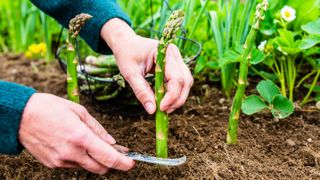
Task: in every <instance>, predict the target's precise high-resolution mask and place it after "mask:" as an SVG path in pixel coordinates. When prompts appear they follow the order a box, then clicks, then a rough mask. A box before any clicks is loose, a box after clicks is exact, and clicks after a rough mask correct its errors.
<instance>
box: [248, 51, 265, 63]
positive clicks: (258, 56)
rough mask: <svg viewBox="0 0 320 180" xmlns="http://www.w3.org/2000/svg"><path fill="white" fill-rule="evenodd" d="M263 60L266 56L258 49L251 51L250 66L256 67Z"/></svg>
mask: <svg viewBox="0 0 320 180" xmlns="http://www.w3.org/2000/svg"><path fill="white" fill-rule="evenodd" d="M265 59H266V56H265V54H264V53H263V52H262V51H260V50H258V49H253V50H252V58H251V60H250V64H252V65H256V64H259V63H261V62H263V61H264V60H265Z"/></svg>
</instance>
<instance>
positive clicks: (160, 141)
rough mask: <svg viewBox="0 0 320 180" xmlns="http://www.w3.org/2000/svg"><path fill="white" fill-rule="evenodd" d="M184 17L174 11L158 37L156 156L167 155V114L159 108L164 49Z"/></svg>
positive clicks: (162, 88) (162, 84)
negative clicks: (159, 37)
mask: <svg viewBox="0 0 320 180" xmlns="http://www.w3.org/2000/svg"><path fill="white" fill-rule="evenodd" d="M183 18H184V13H183V11H181V10H178V11H174V12H173V13H172V14H171V16H170V17H169V19H168V22H167V23H166V25H165V28H164V30H163V33H162V37H161V39H160V43H159V47H158V56H157V61H156V68H155V95H156V104H157V111H156V155H157V157H161V158H167V157H168V145H167V143H168V142H167V141H168V124H169V122H168V121H169V119H168V115H167V114H166V113H165V112H163V111H161V110H160V102H161V100H162V98H163V96H164V93H165V87H164V72H165V69H164V68H165V56H166V50H167V47H168V45H169V44H170V43H172V42H173V40H174V38H175V37H176V33H177V31H178V30H179V28H180V26H181V24H182V22H183Z"/></svg>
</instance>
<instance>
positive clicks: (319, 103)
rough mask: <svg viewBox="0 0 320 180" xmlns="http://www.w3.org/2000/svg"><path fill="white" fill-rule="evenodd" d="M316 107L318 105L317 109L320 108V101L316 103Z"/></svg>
mask: <svg viewBox="0 0 320 180" xmlns="http://www.w3.org/2000/svg"><path fill="white" fill-rule="evenodd" d="M316 107H317V109H319V110H320V101H318V102H317V103H316Z"/></svg>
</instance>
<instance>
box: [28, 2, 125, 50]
mask: <svg viewBox="0 0 320 180" xmlns="http://www.w3.org/2000/svg"><path fill="white" fill-rule="evenodd" d="M31 1H32V3H33V4H35V5H36V6H37V7H38V8H39V9H41V10H42V11H44V12H45V13H47V14H48V15H50V16H52V17H53V18H55V19H56V20H57V21H58V22H59V23H60V24H62V25H63V26H64V27H68V24H69V21H70V19H71V18H73V17H75V16H76V15H78V14H80V13H88V14H90V15H92V16H93V18H92V19H90V21H88V23H87V24H86V25H85V26H84V27H83V28H82V30H81V32H80V36H81V37H82V38H83V39H84V40H85V41H86V42H87V43H88V45H89V46H90V47H91V48H92V49H93V50H95V51H96V52H98V53H102V54H105V53H110V49H109V48H108V46H107V44H106V42H105V41H104V40H103V39H102V38H101V36H100V31H101V29H102V27H103V25H104V24H105V23H106V22H107V21H109V20H110V19H112V18H119V19H121V20H123V21H124V22H126V23H127V24H130V20H129V18H128V16H126V15H125V14H124V13H123V12H122V10H121V9H120V8H119V6H118V5H117V3H116V1H115V0H31Z"/></svg>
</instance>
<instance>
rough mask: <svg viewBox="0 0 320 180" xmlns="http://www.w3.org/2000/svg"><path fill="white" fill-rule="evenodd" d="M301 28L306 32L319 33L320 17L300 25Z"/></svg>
mask: <svg viewBox="0 0 320 180" xmlns="http://www.w3.org/2000/svg"><path fill="white" fill-rule="evenodd" d="M301 28H302V30H303V31H305V32H307V33H308V34H317V35H320V18H318V19H316V20H314V21H312V22H309V23H308V24H305V25H303V26H301Z"/></svg>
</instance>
